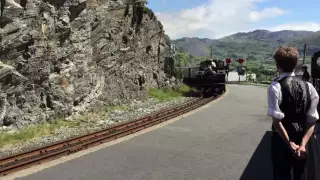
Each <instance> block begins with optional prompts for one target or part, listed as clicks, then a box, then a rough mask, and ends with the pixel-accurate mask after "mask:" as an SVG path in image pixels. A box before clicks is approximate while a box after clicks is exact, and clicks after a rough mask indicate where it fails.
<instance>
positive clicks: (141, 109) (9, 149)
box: [0, 97, 193, 158]
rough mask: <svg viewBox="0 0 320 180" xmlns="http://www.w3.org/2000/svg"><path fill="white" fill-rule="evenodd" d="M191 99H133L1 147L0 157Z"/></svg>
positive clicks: (88, 131)
mask: <svg viewBox="0 0 320 180" xmlns="http://www.w3.org/2000/svg"><path fill="white" fill-rule="evenodd" d="M191 99H193V97H183V98H177V99H174V100H171V101H165V102H160V101H157V100H156V99H152V98H150V99H148V100H147V101H132V102H131V103H130V104H127V105H125V106H124V107H125V108H124V109H114V110H109V111H108V112H107V115H105V114H104V115H100V114H99V113H97V114H94V117H92V118H91V117H90V118H89V119H90V120H89V121H85V122H83V123H81V124H80V125H79V126H77V127H61V128H58V129H57V130H56V131H55V133H54V134H51V135H48V136H43V137H39V138H35V139H30V140H27V141H23V142H19V143H15V144H12V145H7V146H5V147H3V148H1V149H0V158H3V157H7V156H10V155H13V154H17V153H21V152H24V151H28V150H31V149H34V148H39V147H43V146H46V145H50V144H52V143H55V142H57V141H61V140H64V139H67V138H72V137H75V136H79V135H84V134H87V133H91V132H95V131H98V130H101V129H104V128H107V127H109V126H110V125H115V124H118V123H122V122H126V121H130V120H134V119H137V118H139V117H143V116H146V115H148V114H150V113H152V112H155V111H158V110H160V109H163V108H168V107H173V106H175V105H178V104H181V103H183V102H186V101H188V100H191Z"/></svg>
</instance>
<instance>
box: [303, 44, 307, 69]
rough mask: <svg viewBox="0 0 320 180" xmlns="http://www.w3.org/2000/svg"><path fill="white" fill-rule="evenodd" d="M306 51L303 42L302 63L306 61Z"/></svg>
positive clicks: (305, 45)
mask: <svg viewBox="0 0 320 180" xmlns="http://www.w3.org/2000/svg"><path fill="white" fill-rule="evenodd" d="M306 52H307V44H304V48H303V64H305V62H306Z"/></svg>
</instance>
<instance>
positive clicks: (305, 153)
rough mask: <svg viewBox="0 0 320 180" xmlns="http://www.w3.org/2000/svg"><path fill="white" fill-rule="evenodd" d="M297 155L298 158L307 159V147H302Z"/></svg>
mask: <svg viewBox="0 0 320 180" xmlns="http://www.w3.org/2000/svg"><path fill="white" fill-rule="evenodd" d="M296 155H297V156H298V158H305V157H306V155H307V150H306V146H300V147H299V148H298V149H297V151H296Z"/></svg>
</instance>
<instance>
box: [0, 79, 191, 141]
mask: <svg viewBox="0 0 320 180" xmlns="http://www.w3.org/2000/svg"><path fill="white" fill-rule="evenodd" d="M191 90H192V88H190V87H188V86H187V85H184V84H183V85H181V86H179V87H177V88H175V89H155V88H149V96H150V97H153V98H155V99H158V100H159V101H168V100H173V99H176V98H180V97H183V96H184V95H185V93H188V92H190V91H191ZM109 110H122V111H125V110H128V107H127V106H122V105H120V106H104V107H101V108H97V109H96V110H94V111H93V112H89V113H86V114H85V115H80V116H79V117H78V118H76V119H74V120H72V121H66V120H65V119H64V118H60V117H57V118H54V120H52V121H51V122H45V123H41V124H36V125H30V126H28V127H26V128H23V129H21V130H17V131H14V132H0V147H4V146H6V145H11V144H15V143H19V142H24V141H27V140H31V139H37V138H40V137H43V136H48V135H52V134H55V132H56V130H57V129H60V128H62V127H67V128H76V127H79V126H81V125H82V124H85V123H89V122H93V121H96V120H97V119H101V118H107V116H108V111H109Z"/></svg>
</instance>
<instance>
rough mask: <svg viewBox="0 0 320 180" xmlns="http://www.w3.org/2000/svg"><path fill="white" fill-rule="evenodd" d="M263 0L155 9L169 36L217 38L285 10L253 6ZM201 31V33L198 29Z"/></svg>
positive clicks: (211, 0)
mask: <svg viewBox="0 0 320 180" xmlns="http://www.w3.org/2000/svg"><path fill="white" fill-rule="evenodd" d="M261 1H264V0H209V1H208V3H207V4H203V5H200V6H198V7H194V8H191V9H184V10H181V11H180V12H174V13H169V12H157V13H156V15H157V17H158V19H159V20H160V21H161V22H162V24H163V26H164V29H165V31H166V33H167V34H168V35H169V36H170V37H171V38H172V39H176V38H180V37H184V36H188V37H190V36H195V37H208V38H219V37H222V36H225V35H229V34H231V33H234V32H238V31H244V30H251V29H252V27H251V26H252V24H253V23H255V22H258V21H262V20H264V19H266V18H275V17H278V16H281V15H284V14H287V13H290V12H289V11H287V10H283V9H280V8H277V7H271V8H266V9H262V10H260V11H259V10H257V9H256V5H257V3H259V2H261ZM200 32H201V33H200Z"/></svg>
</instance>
